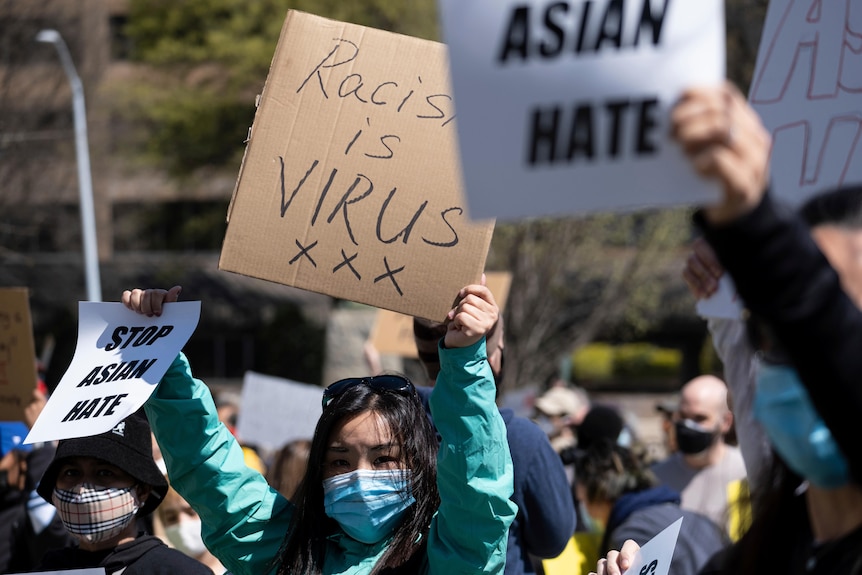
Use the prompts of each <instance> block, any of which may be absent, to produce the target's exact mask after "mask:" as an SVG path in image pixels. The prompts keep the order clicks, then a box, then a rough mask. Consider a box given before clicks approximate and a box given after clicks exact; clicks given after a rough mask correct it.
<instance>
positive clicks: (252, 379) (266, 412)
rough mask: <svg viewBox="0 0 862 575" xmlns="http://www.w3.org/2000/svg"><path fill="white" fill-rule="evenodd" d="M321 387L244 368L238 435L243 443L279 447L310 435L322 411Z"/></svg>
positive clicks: (308, 437)
mask: <svg viewBox="0 0 862 575" xmlns="http://www.w3.org/2000/svg"><path fill="white" fill-rule="evenodd" d="M322 397H323V388H321V387H318V386H316V385H310V384H307V383H298V382H296V381H291V380H289V379H284V378H281V377H273V376H271V375H263V374H260V373H255V372H253V371H247V372H246V373H245V377H244V378H243V384H242V409H241V410H240V412H239V418H238V419H237V424H236V431H237V435H239V437H241V438H242V441H243V443H247V444H249V445H255V446H257V447H262V448H263V449H266V450H273V451H274V450H276V449H281V447H282V446H283V445H284V444H285V443H287V442H288V441H293V440H294V439H311V438H312V437H313V436H314V427H315V426H316V425H317V420H318V418H320V413H321V411H322V409H321V406H320V400H321V398H322Z"/></svg>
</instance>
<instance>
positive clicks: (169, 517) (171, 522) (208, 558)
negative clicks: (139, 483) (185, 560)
mask: <svg viewBox="0 0 862 575" xmlns="http://www.w3.org/2000/svg"><path fill="white" fill-rule="evenodd" d="M156 520H157V522H158V523H159V524H160V525H161V528H162V530H163V531H164V539H166V540H167V541H166V542H167V543H168V544H169V545H170V546H171V547H173V548H174V549H176V550H177V551H181V552H182V553H185V554H186V555H188V556H189V557H191V558H193V559H197V560H198V561H200V562H201V563H203V564H204V565H206V566H207V567H209V568H210V569H212V571H213V573H224V571H225V568H224V566H223V565H222V564H221V562H219V560H218V559H216V558H215V557H214V556H213V554H212V553H210V552H209V550H208V549H207V548H206V545H204V540H203V537H202V536H201V518H200V516H198V514H197V513H196V512H195V510H194V509H192V507H191V505H189V504H188V502H187V501H186V500H185V499H183V498H182V496H181V495H180V494H179V493H177V492H176V490H174V489H173V488H172V487H169V488H168V493H167V495H165V500H164V502H162V504H161V505H159V508H158V509H157V510H156Z"/></svg>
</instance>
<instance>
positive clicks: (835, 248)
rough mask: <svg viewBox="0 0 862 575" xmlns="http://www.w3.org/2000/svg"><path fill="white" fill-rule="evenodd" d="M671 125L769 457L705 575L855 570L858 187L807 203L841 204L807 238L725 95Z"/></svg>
mask: <svg viewBox="0 0 862 575" xmlns="http://www.w3.org/2000/svg"><path fill="white" fill-rule="evenodd" d="M674 125H675V126H674V131H675V133H676V135H677V138H678V139H679V140H680V141H681V142H682V143H683V146H684V148H685V149H686V151H687V153H689V155H690V156H691V157H692V158H693V164H694V166H695V167H696V168H697V169H698V171H700V172H701V173H702V174H704V175H706V176H709V177H715V178H717V179H718V180H719V181H720V183H721V184H722V187H723V195H722V198H721V200H720V201H719V202H718V203H717V204H716V205H714V206H708V207H706V208H704V209H703V210H701V211H699V212H698V213H697V214H696V216H695V218H696V222H697V223H698V224H699V225H700V226H701V227H702V229H703V230H704V232H705V236H706V239H707V241H708V242H709V243H710V245H711V246H712V247H713V249H714V250H715V252H716V254H717V255H718V258H719V261H720V262H721V264H722V266H723V267H724V268H726V269H727V270H728V272H729V273H730V274H731V276H732V278H733V280H734V282H735V284H736V287H737V290H738V292H739V295H740V296H741V297H742V300H743V301H744V302H745V305H746V308H747V309H748V310H749V312H750V313H751V314H752V316H753V317H754V318H755V320H756V323H755V325H756V326H757V328H758V329H757V330H752V332H753V333H756V334H758V337H756V338H753V339H752V341H751V344H752V345H753V346H754V347H755V348H756V349H758V352H759V354H760V358H761V359H760V361H759V362H758V367H757V385H756V388H755V391H754V410H755V417H756V418H757V420H758V421H759V422H760V424H761V426H762V428H763V430H764V431H765V433H766V435H767V437H768V438H769V440H770V442H771V444H772V446H773V449H774V452H773V457H772V464H773V467H772V472H771V473H770V474H769V475H768V476H767V475H764V476H763V487H764V488H763V489H762V490H761V493H762V494H764V498H763V499H761V500H760V502H759V503H758V505H757V506H756V507H755V511H756V514H755V519H754V522H753V524H752V526H751V528H750V529H749V531H748V532H747V533H746V535H745V536H744V537H743V538H742V539H741V540H740V542H739V543H738V544H736V545H734V546H733V547H731V548H730V549H729V550H728V551H727V552H726V553H723V554H720V555H719V556H717V557H714V558H713V560H712V561H711V562H710V565H709V566H708V567H707V568H706V569H705V570H704V573H742V574H744V575H745V574H748V573H766V572H770V573H773V572H774V573H794V572H798V573H801V572H806V573H813V574H821V573H823V574H827V573H860V572H862V486H860V481H862V447H860V444H859V442H858V433H857V421H858V417H859V413H860V408H862V388H860V386H859V384H858V378H859V374H860V373H862V355H860V354H859V349H860V347H862V312H860V308H859V306H860V304H862V297H860V296H862V281H860V280H862V276H860V271H862V267H860V265H859V261H860V260H859V257H858V256H859V253H860V250H859V248H858V246H859V245H860V244H859V238H860V236H862V234H860V229H859V228H860V225H859V223H860V215H862V202H860V198H862V189H860V188H859V187H849V186H848V187H845V188H841V189H838V190H836V191H833V192H831V193H829V194H827V195H826V196H821V197H820V198H815V199H814V200H813V202H814V203H815V204H817V203H820V202H821V201H822V204H821V206H823V207H825V206H826V205H831V206H833V207H834V206H839V207H840V209H839V210H836V212H835V213H834V214H831V215H830V216H829V217H828V218H825V219H824V220H823V221H831V222H840V223H838V224H837V225H836V224H827V225H823V226H822V227H821V226H820V225H818V227H821V229H820V230H819V233H818V230H815V233H814V235H815V238H816V241H817V243H815V240H814V239H812V237H811V234H810V231H809V228H808V227H807V226H806V225H805V223H804V221H803V220H802V219H801V218H799V216H798V215H796V214H794V213H792V212H791V211H790V210H787V209H784V208H783V207H782V206H781V205H779V203H778V202H777V201H775V200H773V199H772V198H771V196H770V194H768V193H767V192H766V188H767V183H768V182H767V180H768V157H769V150H770V144H769V137H768V134H767V133H766V131H765V130H764V128H763V126H762V125H761V123H760V121H759V119H758V118H757V115H756V113H755V112H754V111H753V110H752V109H751V108H750V106H748V105H747V103H746V102H745V99H744V98H743V97H742V96H741V94H739V93H738V91H736V90H735V89H734V88H733V87H731V86H725V87H723V88H721V89H697V90H691V91H689V92H688V93H687V94H686V95H685V96H684V97H683V99H682V100H681V103H680V104H679V105H678V106H677V108H676V110H675V111H674ZM827 196H832V198H831V200H834V199H836V198H838V200H837V201H834V202H833V201H831V200H827V199H826V198H827ZM809 221H811V220H809ZM818 244H819V246H820V247H819V248H818ZM821 249H822V252H821ZM824 254H825V255H826V256H827V257H828V260H827V258H826V257H824ZM830 262H831V264H832V266H834V268H833V267H831V266H830ZM836 272H837V273H836ZM845 290H846V291H845ZM788 362H789V363H788ZM637 547H638V546H637V544H636V543H635V542H633V541H627V542H626V544H625V545H623V548H622V549H621V551H620V552H616V551H615V552H611V553H609V554H608V556H607V558H606V559H603V560H601V561H600V562H599V565H598V572H599V573H600V574H601V575H604V574H605V573H608V574H611V575H615V574H617V573H620V571H621V569H626V568H628V566H629V565H631V561H632V559H633V556H634V553H635V551H636V550H637Z"/></svg>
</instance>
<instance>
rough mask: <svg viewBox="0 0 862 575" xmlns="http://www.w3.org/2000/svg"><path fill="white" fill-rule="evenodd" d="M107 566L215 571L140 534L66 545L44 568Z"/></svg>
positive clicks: (132, 573)
mask: <svg viewBox="0 0 862 575" xmlns="http://www.w3.org/2000/svg"><path fill="white" fill-rule="evenodd" d="M92 567H104V568H105V573H106V574H107V575H112V574H114V573H116V574H118V575H119V574H120V573H122V575H173V574H176V573H183V574H188V575H213V572H212V570H211V569H210V568H209V567H207V566H206V565H204V564H203V563H201V562H199V561H196V560H195V559H192V558H191V557H188V556H186V555H183V554H182V553H180V552H179V551H177V550H176V549H171V548H170V547H168V546H167V545H165V544H164V543H162V540H161V539H159V538H158V537H154V536H152V535H145V534H143V533H140V534H138V537H137V538H136V539H135V540H134V541H130V542H128V543H123V544H122V545H118V546H117V547H115V548H113V549H105V550H103V551H84V550H83V549H81V548H80V547H66V548H64V549H58V550H56V551H52V552H50V553H48V554H47V555H45V558H44V559H43V560H42V565H41V569H43V570H66V569H86V568H92Z"/></svg>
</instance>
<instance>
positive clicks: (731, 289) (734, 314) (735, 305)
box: [696, 273, 743, 319]
mask: <svg viewBox="0 0 862 575" xmlns="http://www.w3.org/2000/svg"><path fill="white" fill-rule="evenodd" d="M696 309H697V315H699V316H700V317H703V318H717V319H742V318H743V313H742V311H743V306H742V300H741V299H740V298H739V293H738V292H737V291H736V285H735V284H734V283H733V280H732V279H730V275H729V274H727V273H725V274H722V276H721V279H719V280H718V289H717V290H716V292H715V293H714V294H712V296H710V297H708V298H706V299H702V300H698V302H697V308H696Z"/></svg>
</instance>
